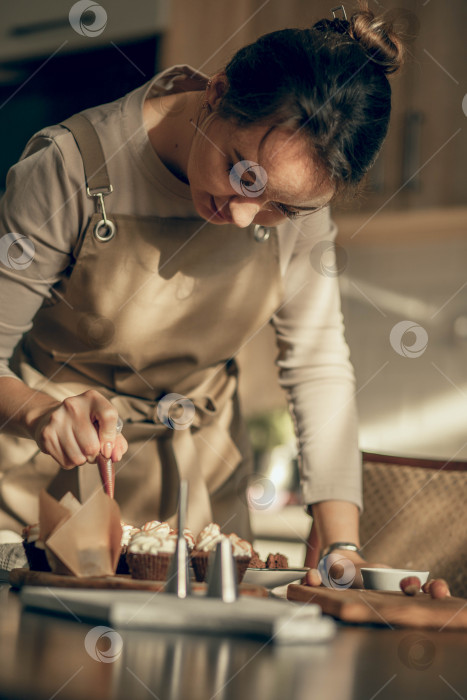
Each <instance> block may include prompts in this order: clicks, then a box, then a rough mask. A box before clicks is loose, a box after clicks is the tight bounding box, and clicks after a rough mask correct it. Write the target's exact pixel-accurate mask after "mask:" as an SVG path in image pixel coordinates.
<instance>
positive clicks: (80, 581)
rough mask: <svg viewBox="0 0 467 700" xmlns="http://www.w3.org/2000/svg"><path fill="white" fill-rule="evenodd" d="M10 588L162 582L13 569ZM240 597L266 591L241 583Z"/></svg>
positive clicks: (152, 586) (158, 586)
mask: <svg viewBox="0 0 467 700" xmlns="http://www.w3.org/2000/svg"><path fill="white" fill-rule="evenodd" d="M9 581H10V586H12V587H13V588H18V589H19V588H22V587H23V586H50V587H53V588H56V587H59V588H101V589H102V588H104V589H108V590H131V591H162V590H163V589H164V585H165V583H164V582H163V581H142V580H139V579H135V578H131V576H87V577H81V578H79V577H77V576H59V575H57V574H51V573H49V572H45V571H29V570H28V569H13V570H12V571H10V577H9ZM192 590H193V591H194V592H203V591H205V590H206V584H205V583H198V582H197V581H193V582H192ZM238 592H239V594H240V595H250V596H256V597H259V598H266V597H267V596H268V591H267V589H266V588H264V587H263V586H254V585H252V584H251V583H241V584H240V585H239V587H238Z"/></svg>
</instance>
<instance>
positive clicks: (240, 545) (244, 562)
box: [229, 532, 253, 583]
mask: <svg viewBox="0 0 467 700" xmlns="http://www.w3.org/2000/svg"><path fill="white" fill-rule="evenodd" d="M229 540H230V543H231V545H232V554H233V558H234V560H235V564H236V566H237V581H238V583H241V582H242V580H243V577H244V576H245V571H246V570H247V568H248V567H249V566H250V561H251V558H252V556H253V547H252V546H251V544H250V543H249V542H247V541H246V540H243V539H242V538H241V537H239V536H238V535H236V534H235V533H234V532H231V533H230V535H229Z"/></svg>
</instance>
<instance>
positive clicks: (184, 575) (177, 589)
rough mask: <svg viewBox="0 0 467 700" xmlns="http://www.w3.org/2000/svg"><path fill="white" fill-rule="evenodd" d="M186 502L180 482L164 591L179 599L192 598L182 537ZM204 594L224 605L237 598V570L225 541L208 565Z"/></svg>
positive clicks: (186, 488)
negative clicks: (174, 540) (175, 533)
mask: <svg viewBox="0 0 467 700" xmlns="http://www.w3.org/2000/svg"><path fill="white" fill-rule="evenodd" d="M187 500H188V483H187V482H186V481H182V482H181V483H180V495H179V506H178V538H177V546H176V549H175V554H174V556H173V557H172V563H171V566H170V570H169V575H168V578H167V583H166V584H165V588H164V592H165V593H172V594H175V595H176V596H177V597H178V598H186V597H187V596H189V595H191V580H190V569H189V559H188V547H187V543H186V540H185V537H184V535H183V531H184V529H185V516H186V510H187ZM206 595H207V597H208V598H220V599H221V600H223V601H224V603H233V601H235V600H237V598H238V586H237V568H236V565H235V561H234V558H233V554H232V545H231V543H230V540H228V539H227V538H226V539H223V540H222V541H221V542H219V544H218V545H217V549H216V552H215V554H214V560H213V561H211V562H210V563H209V569H208V588H207V593H206Z"/></svg>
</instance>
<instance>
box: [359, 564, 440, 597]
mask: <svg viewBox="0 0 467 700" xmlns="http://www.w3.org/2000/svg"><path fill="white" fill-rule="evenodd" d="M360 571H361V573H362V579H363V585H364V586H365V588H367V589H368V590H372V591H400V586H399V582H400V581H401V580H402V579H403V578H406V576H416V577H417V578H419V579H420V584H421V585H422V586H423V584H424V583H426V582H427V581H428V576H429V574H430V572H429V571H413V570H411V569H369V568H365V567H362V568H361V569H360Z"/></svg>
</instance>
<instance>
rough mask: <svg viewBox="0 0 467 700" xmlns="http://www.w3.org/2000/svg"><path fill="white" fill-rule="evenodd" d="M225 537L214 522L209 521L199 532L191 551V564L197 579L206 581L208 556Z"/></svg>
mask: <svg viewBox="0 0 467 700" xmlns="http://www.w3.org/2000/svg"><path fill="white" fill-rule="evenodd" d="M225 537H226V536H225V535H223V534H222V533H221V530H220V527H219V525H217V524H216V523H209V525H206V527H205V528H203V530H201V532H200V533H199V535H198V537H197V538H196V540H195V546H194V549H193V551H192V553H191V564H192V566H193V571H194V572H195V578H196V580H197V581H206V577H207V572H208V563H209V557H210V555H211V554H212V553H213V552H215V551H216V547H217V545H218V543H219V542H221V540H223V539H225Z"/></svg>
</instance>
